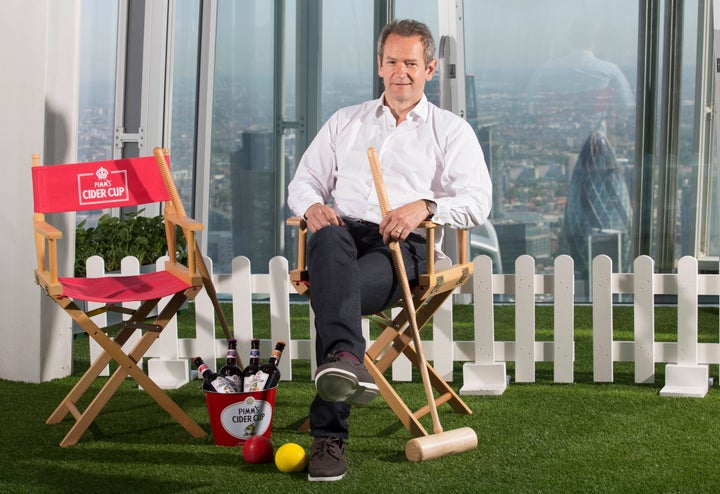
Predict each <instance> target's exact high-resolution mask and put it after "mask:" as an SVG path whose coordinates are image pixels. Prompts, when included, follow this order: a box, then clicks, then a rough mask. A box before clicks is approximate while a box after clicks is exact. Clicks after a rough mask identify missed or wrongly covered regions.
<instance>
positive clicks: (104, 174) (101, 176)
mask: <svg viewBox="0 0 720 494" xmlns="http://www.w3.org/2000/svg"><path fill="white" fill-rule="evenodd" d="M108 174H109V172H108V171H107V170H106V169H105V168H103V167H102V166H101V167H100V168H98V171H96V172H95V175H96V176H97V178H98V179H100V180H105V179H106V178H107V176H108Z"/></svg>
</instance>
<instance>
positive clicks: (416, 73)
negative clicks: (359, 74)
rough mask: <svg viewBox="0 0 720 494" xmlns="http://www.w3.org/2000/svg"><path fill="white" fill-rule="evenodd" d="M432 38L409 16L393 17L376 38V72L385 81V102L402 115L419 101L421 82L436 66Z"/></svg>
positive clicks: (425, 79)
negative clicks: (405, 17)
mask: <svg viewBox="0 0 720 494" xmlns="http://www.w3.org/2000/svg"><path fill="white" fill-rule="evenodd" d="M434 53H435V42H434V41H433V37H432V34H431V33H430V30H429V29H428V27H427V26H426V25H425V24H422V23H420V22H417V21H412V20H401V21H393V22H391V23H390V24H388V25H386V26H385V27H384V28H383V30H382V32H381V33H380V38H379V39H378V75H379V76H380V77H382V78H383V83H384V84H385V104H386V105H388V106H389V107H390V108H391V109H392V110H393V112H394V114H395V116H396V117H398V121H401V120H403V119H404V117H405V115H406V114H407V112H409V111H410V110H411V109H412V108H413V107H414V106H415V105H416V104H417V103H418V101H420V99H421V98H422V95H423V91H424V90H425V82H427V81H429V80H430V79H432V76H433V74H434V73H435V67H436V66H437V60H436V59H435V58H433V55H434Z"/></svg>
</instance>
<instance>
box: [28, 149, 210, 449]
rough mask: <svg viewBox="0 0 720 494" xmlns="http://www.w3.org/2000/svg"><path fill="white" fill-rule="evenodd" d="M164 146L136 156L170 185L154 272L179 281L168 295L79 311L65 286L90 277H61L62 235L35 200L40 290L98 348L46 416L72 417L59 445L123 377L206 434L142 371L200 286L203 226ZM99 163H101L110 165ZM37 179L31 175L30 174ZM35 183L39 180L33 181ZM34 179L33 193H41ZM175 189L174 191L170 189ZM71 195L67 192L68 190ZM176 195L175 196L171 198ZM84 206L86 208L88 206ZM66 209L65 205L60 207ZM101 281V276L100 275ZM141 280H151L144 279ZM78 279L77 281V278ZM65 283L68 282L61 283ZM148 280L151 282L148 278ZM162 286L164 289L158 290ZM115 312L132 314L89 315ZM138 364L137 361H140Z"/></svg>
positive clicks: (74, 437)
mask: <svg viewBox="0 0 720 494" xmlns="http://www.w3.org/2000/svg"><path fill="white" fill-rule="evenodd" d="M166 154H167V151H166V150H161V149H159V148H158V149H156V150H155V156H154V157H152V156H151V157H145V158H136V159H137V160H143V162H142V164H143V165H144V166H148V167H151V166H152V167H155V166H156V167H157V168H158V170H159V172H160V174H161V175H162V180H163V181H164V182H165V187H166V188H168V189H172V190H168V191H167V192H168V194H167V198H166V199H165V201H164V204H165V207H164V209H163V216H164V218H165V225H166V228H165V229H166V237H167V243H168V255H169V258H170V259H169V260H168V261H167V262H166V263H165V272H159V273H153V275H158V274H160V275H162V276H163V277H164V279H165V280H170V281H175V282H177V283H179V286H180V288H178V289H177V290H176V291H173V290H171V289H168V290H170V291H169V293H164V294H163V295H162V296H158V297H155V296H154V295H153V298H151V299H149V300H141V301H140V305H139V307H138V308H137V309H129V308H126V307H123V306H122V305H121V304H119V303H106V304H105V305H104V306H102V307H100V308H98V309H95V310H93V311H88V312H86V311H84V310H82V309H81V308H80V307H79V306H78V305H77V304H76V302H75V301H74V299H73V298H71V297H70V296H66V295H65V293H66V291H67V288H68V285H67V283H68V282H70V281H71V280H80V281H82V282H83V283H85V282H89V281H91V280H88V279H78V278H60V277H59V273H58V271H59V266H58V256H57V242H58V241H59V240H60V239H61V238H62V233H61V232H60V231H59V230H58V229H56V228H55V227H53V226H52V225H50V224H49V223H48V222H47V221H46V220H45V214H44V213H43V212H39V208H38V205H37V198H36V207H35V211H36V212H35V214H34V217H33V224H34V231H35V246H36V253H37V268H36V269H35V278H36V280H37V283H38V284H39V285H40V287H41V288H42V289H43V291H44V292H45V293H46V294H47V295H48V296H49V297H50V298H51V299H52V300H53V301H54V302H55V303H56V304H57V305H58V306H60V307H61V308H62V309H63V310H64V311H65V312H67V313H68V315H69V316H70V317H71V318H72V319H73V320H74V321H76V322H77V324H78V325H79V326H80V327H81V328H82V329H83V330H84V331H85V332H86V333H87V334H88V335H89V336H90V337H91V338H92V339H93V340H95V341H96V342H97V343H98V344H99V345H100V347H101V348H102V350H103V351H102V353H101V354H100V356H99V357H98V358H97V359H96V360H95V361H94V362H92V363H91V365H90V367H89V368H88V369H87V371H86V372H85V373H84V374H83V376H82V377H81V378H80V380H79V381H78V382H77V384H75V386H74V387H73V388H72V389H71V390H70V392H69V393H68V394H67V395H66V396H65V398H64V399H63V400H62V401H61V402H60V404H59V405H58V406H57V408H56V409H55V411H53V413H52V414H51V415H50V417H49V418H48V419H47V421H46V423H47V424H57V423H60V422H61V421H63V419H64V418H65V417H66V416H67V415H68V414H70V415H72V416H73V418H74V419H75V424H74V425H73V426H72V427H71V428H70V430H69V431H68V433H67V434H66V436H65V437H64V438H63V440H62V441H61V442H60V446H62V447H65V446H70V445H73V444H76V443H77V442H78V440H79V439H80V438H81V437H82V435H83V433H84V432H85V431H86V430H87V429H88V427H89V426H90V424H92V422H93V421H94V420H95V419H96V418H97V416H98V414H99V413H100V411H101V410H102V408H103V407H104V406H105V405H106V404H107V403H108V401H109V400H110V398H111V397H112V396H113V395H114V393H115V392H116V391H117V390H118V388H119V387H120V385H121V384H122V382H123V381H124V380H125V378H126V377H128V376H130V377H132V378H133V379H134V380H135V382H136V383H137V384H138V385H139V386H140V387H141V388H142V389H143V390H144V391H145V392H147V394H148V395H150V396H151V397H152V398H153V399H154V400H155V401H156V402H157V403H158V404H159V405H160V406H161V407H162V408H163V409H164V410H166V411H167V412H168V413H169V414H170V415H171V416H172V417H173V418H174V419H175V420H176V421H177V422H178V423H179V424H180V425H181V426H182V427H183V428H185V430H187V431H188V432H189V433H190V435H192V436H193V437H203V436H205V435H206V434H207V433H206V432H205V431H204V430H203V429H202V428H201V427H200V426H199V425H198V424H197V423H196V422H195V421H194V420H193V419H192V418H191V417H190V416H189V415H188V414H187V413H185V411H183V410H182V409H181V408H180V407H179V406H178V405H177V404H176V403H175V402H174V401H173V400H172V399H171V398H170V397H169V396H168V395H167V394H166V393H165V392H164V391H163V390H162V389H161V388H160V387H159V386H158V385H157V384H156V383H155V382H153V381H152V379H150V378H149V377H148V376H147V374H145V373H144V372H143V370H142V368H141V362H142V358H143V356H144V355H145V353H146V352H147V351H148V349H149V348H150V346H151V345H152V344H153V342H154V341H155V340H156V339H157V338H158V337H159V335H160V332H161V331H162V330H163V329H164V328H165V327H166V326H167V324H168V323H169V322H170V320H171V319H172V318H173V316H174V315H175V314H176V313H177V311H178V310H179V309H180V308H181V307H182V305H183V304H184V303H185V302H186V301H187V300H192V299H193V298H194V297H195V296H196V295H197V294H198V293H199V291H200V289H201V288H202V286H203V277H202V276H201V273H198V270H197V268H196V259H197V257H199V252H196V249H197V245H196V240H195V234H196V232H198V231H200V230H202V228H203V225H202V224H201V223H199V222H197V221H195V220H193V219H192V218H189V217H187V216H186V215H185V211H184V209H183V208H182V204H179V202H178V201H179V199H178V198H177V197H176V194H177V191H176V190H174V185H173V184H172V178H171V177H170V174H169V169H167V163H166V161H165V159H166ZM109 162H110V161H107V162H101V163H109ZM39 166H41V165H40V158H39V155H33V167H39ZM58 166H60V167H62V166H66V167H72V166H74V165H55V166H53V167H48V168H55V167H58ZM34 179H35V176H34ZM37 182H39V180H38V181H37ZM37 182H36V183H35V185H34V187H35V188H36V196H37V195H39V193H38V187H40V186H39V185H37ZM172 192H174V194H173V193H172ZM68 193H71V192H68ZM174 196H175V199H174ZM86 209H87V208H86ZM64 210H65V211H68V210H69V209H64ZM176 226H179V227H180V228H181V229H182V231H183V234H184V235H185V237H186V240H187V246H188V263H187V265H183V264H182V263H180V262H178V260H177V258H176V248H175V227H176ZM143 276H147V275H138V276H136V277H127V279H130V278H133V279H136V280H140V279H141V278H140V277H143ZM98 280H101V279H98ZM143 280H150V279H149V278H143ZM80 281H78V283H79V282H80ZM64 282H65V283H66V284H65V285H64ZM147 282H148V284H150V281H147ZM160 290H162V288H160ZM166 296H169V297H170V298H169V301H168V303H167V304H166V305H165V306H164V307H163V308H162V309H161V310H160V311H159V314H158V315H157V316H156V317H155V318H154V319H153V320H152V321H151V322H147V320H148V317H149V315H150V313H151V312H152V311H153V310H154V309H155V308H156V307H157V306H158V303H159V302H160V301H161V300H162V299H163V298H165V297H166ZM105 312H117V313H122V314H126V315H129V316H130V317H129V318H128V319H127V320H125V321H122V322H120V323H117V324H114V325H111V326H108V327H104V328H101V327H99V326H98V325H97V324H96V323H95V322H94V321H93V320H92V317H94V316H96V315H98V314H101V313H105ZM115 331H117V333H116V335H115V337H114V338H113V337H110V336H109V335H108V334H107V333H112V332H115ZM135 331H140V332H141V336H140V338H139V339H138V340H137V342H136V344H135V345H134V347H133V348H132V349H131V350H130V351H128V352H127V353H126V351H125V350H124V349H123V348H122V347H123V345H124V344H125V342H127V341H128V339H129V338H130V337H131V336H132V335H133V334H134V333H135ZM111 360H112V361H115V362H116V363H117V368H116V370H115V371H114V372H113V374H112V375H111V376H110V377H109V378H108V380H107V382H105V384H104V385H103V386H102V388H101V389H100V391H98V392H97V393H96V394H95V396H94V398H92V400H91V401H90V403H89V405H87V407H86V408H85V409H84V410H83V411H81V410H79V408H78V402H79V401H80V400H81V399H82V398H83V397H84V396H85V395H86V393H87V392H88V391H89V390H90V387H91V385H92V384H93V382H94V381H95V380H96V379H97V378H98V376H99V375H100V373H101V372H102V370H103V369H104V368H105V367H106V366H107V365H108V364H109V363H110V361H111ZM139 363H140V364H139Z"/></svg>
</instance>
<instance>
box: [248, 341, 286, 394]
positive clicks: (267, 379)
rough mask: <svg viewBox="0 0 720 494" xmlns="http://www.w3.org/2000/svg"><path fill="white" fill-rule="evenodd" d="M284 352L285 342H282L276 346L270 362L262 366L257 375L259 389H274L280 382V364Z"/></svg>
mask: <svg viewBox="0 0 720 494" xmlns="http://www.w3.org/2000/svg"><path fill="white" fill-rule="evenodd" d="M283 350H285V342H284V341H282V340H280V341H278V342H277V343H276V344H275V350H273V352H272V354H271V355H270V358H269V359H268V361H267V362H266V363H264V364H262V365H261V366H260V369H258V371H257V373H256V374H255V379H256V380H257V381H258V387H259V388H260V389H270V388H274V387H275V386H277V384H278V382H279V381H280V369H279V368H278V364H279V363H280V357H281V356H282V352H283Z"/></svg>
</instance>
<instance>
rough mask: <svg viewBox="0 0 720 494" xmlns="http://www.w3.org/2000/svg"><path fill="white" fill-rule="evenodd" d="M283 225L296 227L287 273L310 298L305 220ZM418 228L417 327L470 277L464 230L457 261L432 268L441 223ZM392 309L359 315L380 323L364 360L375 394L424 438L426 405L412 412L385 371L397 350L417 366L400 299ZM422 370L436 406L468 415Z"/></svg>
mask: <svg viewBox="0 0 720 494" xmlns="http://www.w3.org/2000/svg"><path fill="white" fill-rule="evenodd" d="M287 224H288V225H289V226H294V227H297V229H298V235H297V265H296V268H295V269H294V270H292V271H290V282H291V283H292V284H293V286H294V287H295V290H296V291H297V292H298V293H299V294H301V295H304V296H306V297H307V298H308V299H309V298H310V296H311V284H310V282H309V278H310V277H309V271H308V267H307V265H306V255H305V250H306V243H307V224H306V222H305V220H304V219H303V218H299V217H292V218H289V219H288V220H287ZM420 227H421V228H425V232H426V242H427V258H426V259H427V261H426V264H427V271H426V273H425V274H423V275H421V276H420V280H419V283H418V285H417V286H416V287H415V288H414V289H413V292H412V293H413V302H414V307H415V312H416V319H417V325H418V328H420V329H422V327H423V326H424V325H425V324H426V323H427V322H428V321H429V320H430V319H431V318H432V316H433V314H434V313H435V312H436V311H437V310H438V308H440V306H441V305H442V304H443V302H445V301H446V300H447V299H448V297H450V296H451V295H452V293H453V291H454V290H455V289H456V288H458V287H460V286H462V285H463V284H464V283H465V282H466V281H468V279H470V277H471V276H472V273H473V263H472V262H468V261H467V247H466V245H467V230H457V232H456V233H457V244H458V262H457V263H456V264H454V265H452V266H450V267H447V268H444V269H441V270H436V269H435V228H437V227H440V226H439V225H436V224H435V223H433V222H431V221H424V222H423V223H421V225H420ZM396 307H400V308H402V310H401V311H400V312H399V313H398V314H397V315H396V316H395V317H391V316H390V315H389V313H386V312H382V313H378V314H364V316H365V317H367V318H368V319H370V320H371V321H373V322H375V323H377V324H378V325H379V326H380V335H379V336H378V338H377V339H375V341H374V342H373V343H372V344H371V345H370V347H369V348H368V349H367V350H366V352H365V357H364V364H365V367H366V368H367V369H368V371H369V372H370V374H371V375H372V376H373V379H375V384H376V385H377V386H378V388H379V390H380V394H381V395H382V397H383V398H384V399H385V401H386V402H387V404H388V405H389V406H390V408H391V409H392V410H393V412H394V413H395V415H396V416H397V417H398V419H399V420H400V422H401V423H402V424H403V425H404V426H405V428H406V429H407V430H408V431H409V432H410V434H412V436H413V437H419V436H427V435H429V433H428V431H427V430H426V429H425V427H424V426H423V425H422V423H421V422H420V420H419V419H420V418H422V417H423V416H425V415H427V414H428V413H430V406H429V404H428V405H425V406H424V407H422V408H420V409H419V410H416V411H414V412H413V411H412V410H410V408H409V407H408V406H407V405H406V404H405V402H404V401H403V399H402V398H401V397H400V395H399V394H398V393H397V392H396V391H395V389H394V388H393V387H392V385H391V384H390V382H389V381H388V380H387V379H386V377H385V375H384V374H385V371H387V370H388V369H389V368H390V366H391V365H392V363H393V362H394V361H395V359H397V358H398V357H399V356H400V354H404V355H405V356H406V357H407V358H408V359H409V360H410V362H412V364H413V365H414V366H415V367H416V368H418V356H417V353H416V351H415V348H414V346H413V343H412V341H413V337H412V328H411V326H410V324H409V321H410V320H409V316H408V314H407V312H406V311H405V308H404V305H403V304H402V303H401V302H400V303H398V304H396ZM427 369H428V373H429V376H430V381H431V383H432V386H433V388H434V390H435V391H436V392H437V395H436V396H435V403H436V405H441V404H443V403H448V404H449V405H450V406H451V407H452V408H453V410H455V411H456V412H457V413H462V414H472V410H471V409H470V407H468V406H467V404H466V403H465V402H464V401H463V400H462V399H461V398H460V396H458V394H457V393H456V392H455V391H454V390H453V389H452V388H451V387H450V385H449V384H448V383H447V382H446V381H445V379H443V377H442V376H441V375H440V374H439V373H438V372H436V371H435V369H434V368H433V367H432V366H431V365H430V364H429V363H428V364H427ZM308 427H309V422H308V420H306V421H305V423H304V424H303V425H302V426H301V429H307V428H308Z"/></svg>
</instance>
